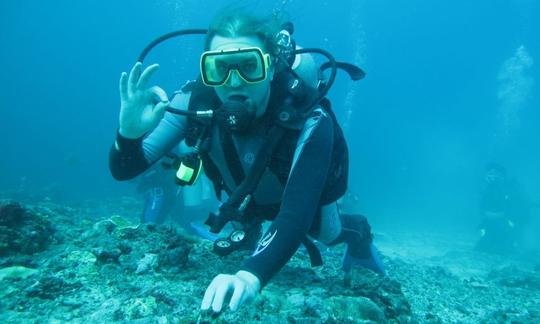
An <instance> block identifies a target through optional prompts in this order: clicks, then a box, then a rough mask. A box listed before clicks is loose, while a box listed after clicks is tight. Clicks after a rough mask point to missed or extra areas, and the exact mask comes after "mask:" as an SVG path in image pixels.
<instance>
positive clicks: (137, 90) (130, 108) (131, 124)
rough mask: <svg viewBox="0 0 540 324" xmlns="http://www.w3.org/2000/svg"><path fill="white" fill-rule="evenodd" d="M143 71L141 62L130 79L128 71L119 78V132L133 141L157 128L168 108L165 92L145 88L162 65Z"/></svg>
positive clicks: (131, 72)
mask: <svg viewBox="0 0 540 324" xmlns="http://www.w3.org/2000/svg"><path fill="white" fill-rule="evenodd" d="M141 69H142V63H141V62H137V63H136V64H135V65H134V66H133V68H132V69H131V71H130V73H129V76H128V75H127V73H126V72H122V75H121V76H120V129H119V132H120V135H122V136H124V137H126V138H131V139H135V138H139V137H141V136H143V135H144V134H145V133H146V132H148V131H150V130H151V129H153V128H154V127H156V125H157V124H158V123H159V121H160V120H161V118H163V114H164V113H165V108H167V106H168V105H169V99H168V98H167V94H166V93H165V90H163V89H161V88H160V87H158V86H154V87H151V88H147V86H146V84H147V83H148V80H149V79H150V77H151V76H152V74H153V73H154V72H155V71H157V70H158V69H159V65H158V64H153V65H150V66H149V67H147V68H146V69H144V71H143V72H142V73H141ZM156 101H157V103H156Z"/></svg>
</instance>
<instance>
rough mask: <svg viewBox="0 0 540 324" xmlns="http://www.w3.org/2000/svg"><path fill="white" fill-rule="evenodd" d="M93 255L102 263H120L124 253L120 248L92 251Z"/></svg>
mask: <svg viewBox="0 0 540 324" xmlns="http://www.w3.org/2000/svg"><path fill="white" fill-rule="evenodd" d="M92 253H93V254H94V255H95V256H96V258H97V261H98V262H100V263H119V258H120V256H121V255H122V251H121V250H120V249H118V248H113V249H104V248H96V249H93V250H92Z"/></svg>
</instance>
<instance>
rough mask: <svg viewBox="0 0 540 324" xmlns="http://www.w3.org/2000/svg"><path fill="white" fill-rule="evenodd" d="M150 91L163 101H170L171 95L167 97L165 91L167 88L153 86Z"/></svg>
mask: <svg viewBox="0 0 540 324" xmlns="http://www.w3.org/2000/svg"><path fill="white" fill-rule="evenodd" d="M150 92H151V93H152V95H155V96H157V97H158V98H159V100H161V101H169V97H167V93H166V92H165V90H163V89H162V88H160V87H158V86H153V87H151V88H150Z"/></svg>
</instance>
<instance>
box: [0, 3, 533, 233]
mask: <svg viewBox="0 0 540 324" xmlns="http://www.w3.org/2000/svg"><path fill="white" fill-rule="evenodd" d="M202 3H203V2H201V1H194V0H193V1H191V0H190V1H170V0H167V1H127V0H119V1H99V0H98V1H68V0H58V1H53V2H51V1H37V0H34V1H31V0H22V1H13V0H7V1H2V2H0V44H1V50H0V62H2V69H1V73H0V138H1V140H0V191H16V190H20V191H26V192H29V193H32V192H47V190H49V191H51V192H54V193H55V194H56V195H57V196H58V197H59V199H66V200H83V199H86V198H102V197H115V196H117V195H121V194H126V193H127V194H131V193H132V192H133V185H132V184H129V183H118V182H115V181H114V180H112V178H111V177H110V175H109V171H108V166H107V158H108V150H109V147H110V145H111V143H112V141H113V139H114V135H115V131H116V128H117V125H118V111H119V98H118V78H119V75H120V73H121V72H122V71H126V70H128V69H129V68H130V67H131V66H132V65H133V63H134V62H135V60H136V57H137V55H138V53H139V51H140V50H141V49H142V48H143V47H144V46H145V45H146V43H147V42H149V41H150V40H152V39H153V38H155V37H157V36H159V35H161V34H163V33H166V32H169V31H172V30H175V29H179V28H188V27H197V28H204V27H206V26H207V24H208V22H209V21H210V19H211V17H212V16H213V15H214V14H215V13H216V10H217V9H219V8H221V7H222V6H223V5H224V4H226V3H229V2H228V1H214V0H213V1H204V5H203V4H202ZM250 3H251V5H252V8H254V10H258V11H259V12H261V13H269V12H271V10H273V9H277V8H282V7H283V8H284V9H285V10H286V11H287V12H288V13H289V14H290V18H291V20H292V21H293V22H294V23H295V27H296V34H295V36H296V40H297V42H298V43H299V44H301V45H303V46H305V47H322V48H325V49H328V50H330V51H331V52H332V53H334V55H335V56H336V58H338V59H339V60H345V61H353V62H355V63H359V64H361V65H362V67H363V68H364V69H365V71H366V72H367V77H366V79H365V80H362V81H360V82H358V83H355V84H351V83H350V82H349V81H348V80H347V79H346V78H345V77H344V76H340V77H339V78H338V80H337V82H336V85H335V87H334V88H333V89H332V91H331V92H330V98H331V99H332V100H333V102H334V108H335V111H336V113H337V114H338V116H339V118H340V120H341V121H342V122H343V123H344V125H347V126H344V127H345V129H346V133H347V137H348V140H349V147H350V151H351V159H352V161H351V172H350V174H351V177H350V188H351V190H352V191H353V192H355V193H356V194H357V195H358V196H359V197H360V200H361V203H362V206H363V209H364V210H365V213H366V214H368V216H369V217H370V219H372V221H373V222H375V223H377V222H386V221H393V222H409V221H415V222H416V221H418V220H420V221H426V220H429V221H434V220H446V221H448V222H452V221H453V220H461V219H463V220H464V219H467V218H469V217H471V215H473V214H474V212H475V208H476V206H475V204H476V201H477V196H478V192H479V184H480V181H481V177H482V172H483V167H484V165H485V164H486V162H488V161H492V160H496V161H499V162H501V163H503V164H504V165H505V166H506V167H507V169H508V171H509V174H511V175H512V177H515V178H518V179H519V180H520V182H521V183H522V184H523V186H524V188H525V189H526V191H527V192H528V193H529V195H530V196H531V197H532V199H536V200H537V201H538V200H540V170H539V167H538V166H539V165H540V150H539V148H540V136H539V135H540V109H538V108H539V107H540V105H539V103H540V98H539V96H538V93H539V91H538V89H539V88H538V87H539V85H538V83H539V80H540V70H539V68H538V66H539V65H540V37H538V34H539V32H540V5H539V2H538V1H534V0H519V1H517V0H516V1H509V0H507V1H502V0H480V1H464V0H459V1H419V0H412V1H399V0H394V1H390V0H377V1H367V0H362V1H360V0H339V1H322V0H313V1H298V0H291V1H250ZM201 46H202V45H201V44H200V38H197V36H193V37H189V38H186V39H184V40H181V41H179V42H178V43H175V44H168V45H164V46H163V47H162V48H160V49H159V50H157V51H156V53H153V54H152V56H151V57H149V58H148V62H149V63H150V62H160V63H162V69H161V70H160V72H159V73H158V74H157V75H156V76H155V78H154V81H155V83H156V84H160V85H162V86H163V87H164V88H165V89H166V90H167V92H168V93H169V94H171V93H172V91H174V90H175V89H177V88H178V87H180V86H181V85H182V84H183V83H184V81H185V80H186V79H192V78H194V76H195V74H196V73H197V57H198V56H197V53H198V51H199V50H200V48H201ZM520 48H522V49H521V50H519V49H520ZM512 57H514V59H513V60H512ZM505 62H506V63H505ZM508 74H510V76H508ZM501 75H507V77H506V78H504V77H501V78H500V77H499V76H501ZM501 93H503V95H499V94H501Z"/></svg>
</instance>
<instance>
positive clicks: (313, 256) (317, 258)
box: [302, 236, 323, 267]
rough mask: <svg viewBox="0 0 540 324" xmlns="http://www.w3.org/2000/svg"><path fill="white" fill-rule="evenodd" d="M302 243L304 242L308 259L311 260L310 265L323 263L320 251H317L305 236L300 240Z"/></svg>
mask: <svg viewBox="0 0 540 324" xmlns="http://www.w3.org/2000/svg"><path fill="white" fill-rule="evenodd" d="M302 244H304V247H305V248H306V250H307V252H308V254H309V260H310V261H311V266H312V267H318V266H322V265H323V260H322V256H321V251H319V248H318V247H317V246H316V245H315V243H313V241H311V240H310V239H309V238H308V237H307V236H306V237H305V238H304V240H303V241H302Z"/></svg>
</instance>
